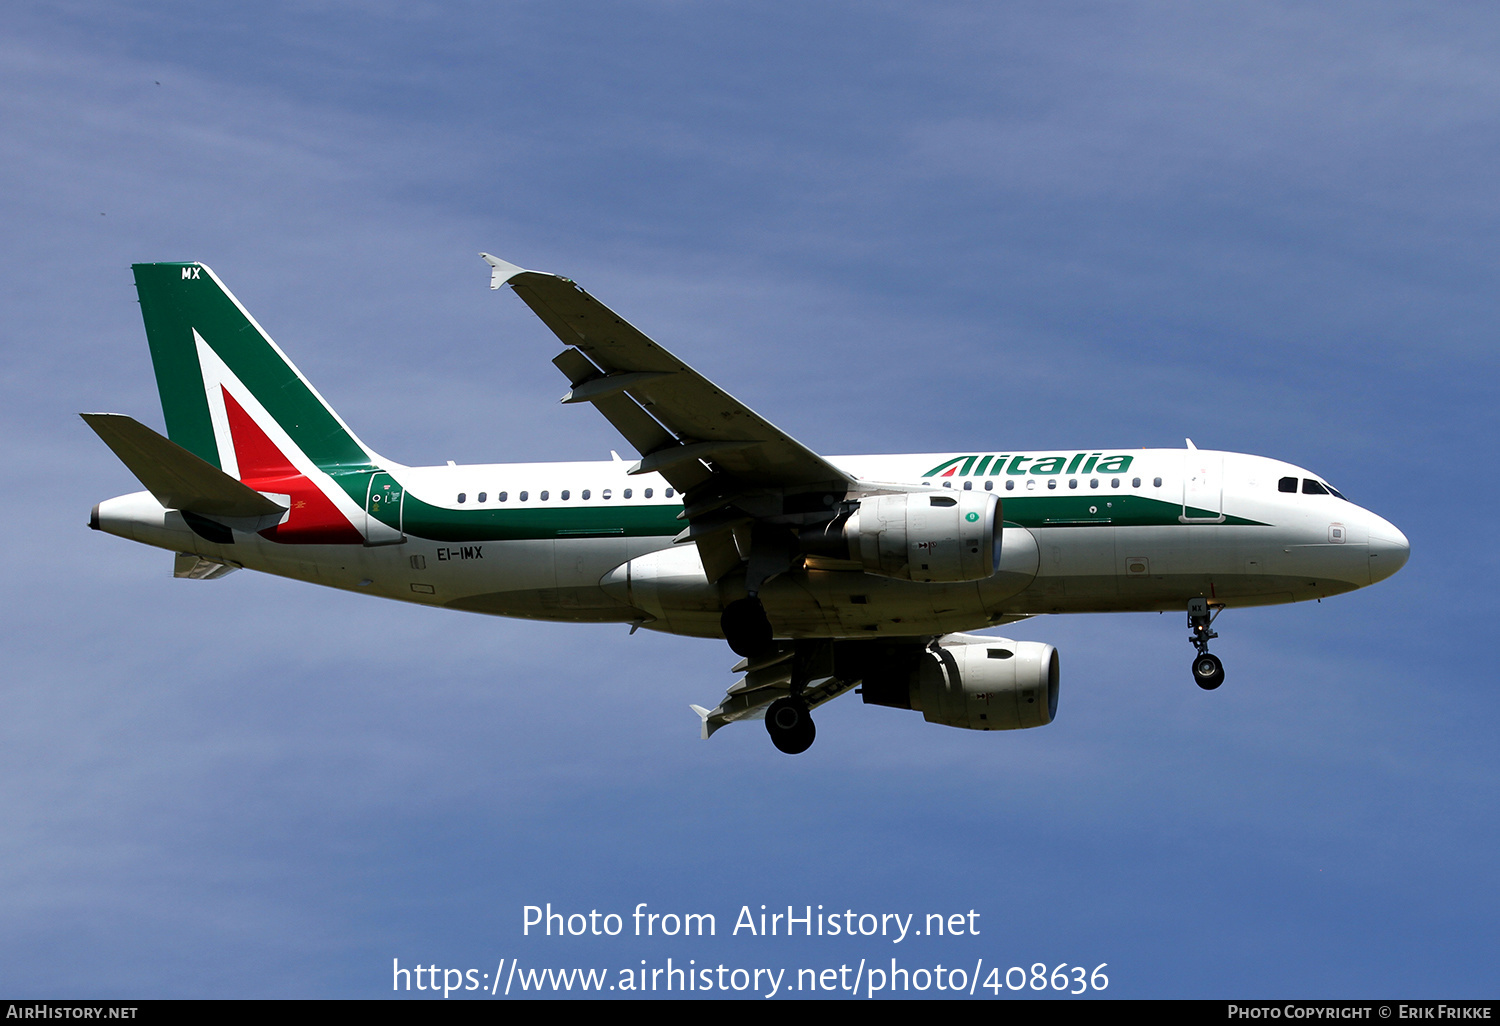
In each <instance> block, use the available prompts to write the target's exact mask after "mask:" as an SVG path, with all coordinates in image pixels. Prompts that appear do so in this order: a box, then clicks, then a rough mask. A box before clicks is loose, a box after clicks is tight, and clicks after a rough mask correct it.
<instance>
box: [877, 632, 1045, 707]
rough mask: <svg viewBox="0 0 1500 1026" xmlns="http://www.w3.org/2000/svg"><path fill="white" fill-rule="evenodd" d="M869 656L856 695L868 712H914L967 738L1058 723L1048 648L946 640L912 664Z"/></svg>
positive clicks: (969, 638)
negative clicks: (872, 708) (970, 733)
mask: <svg viewBox="0 0 1500 1026" xmlns="http://www.w3.org/2000/svg"><path fill="white" fill-rule="evenodd" d="M909 651H910V650H909ZM868 654H869V655H870V656H872V657H875V658H870V659H869V660H868V665H867V666H866V667H865V668H864V674H863V682H864V686H863V688H862V691H861V693H862V695H863V697H864V700H865V702H867V703H868V704H871V705H886V706H891V707H893V708H896V709H913V710H916V711H918V712H920V713H921V714H922V717H923V719H925V720H927V722H929V723H942V724H945V725H946V726H949V727H966V728H968V729H970V730H1016V729H1020V728H1024V727H1045V726H1046V725H1047V724H1049V723H1051V722H1052V720H1053V718H1054V717H1055V716H1056V715H1057V689H1058V669H1057V649H1055V648H1053V647H1052V646H1051V645H1046V644H1043V643H1041V642H1036V641H1009V640H1007V639H1005V638H989V637H984V636H982V635H977V634H948V635H945V636H944V637H942V638H939V639H938V643H937V644H936V645H934V646H931V647H928V648H924V649H918V650H916V651H915V653H914V658H913V657H911V656H908V657H907V658H904V659H903V658H900V654H898V653H895V652H892V653H890V656H891V657H887V656H885V655H884V654H883V653H880V652H877V651H875V648H874V647H872V648H871V649H870V650H869V653H868ZM892 657H894V658H892Z"/></svg>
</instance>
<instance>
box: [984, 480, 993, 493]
mask: <svg viewBox="0 0 1500 1026" xmlns="http://www.w3.org/2000/svg"><path fill="white" fill-rule="evenodd" d="M984 490H985V491H987V492H993V491H994V490H995V482H993V481H986V482H985V483H984Z"/></svg>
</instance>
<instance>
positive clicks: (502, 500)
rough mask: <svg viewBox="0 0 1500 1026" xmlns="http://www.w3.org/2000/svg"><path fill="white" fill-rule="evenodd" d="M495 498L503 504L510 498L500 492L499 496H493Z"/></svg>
mask: <svg viewBox="0 0 1500 1026" xmlns="http://www.w3.org/2000/svg"><path fill="white" fill-rule="evenodd" d="M495 498H496V499H498V500H499V501H501V502H504V501H505V500H506V499H508V498H510V496H509V495H508V494H507V493H505V492H501V493H500V494H499V495H497V496H495Z"/></svg>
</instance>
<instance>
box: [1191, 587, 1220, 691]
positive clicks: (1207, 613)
mask: <svg viewBox="0 0 1500 1026" xmlns="http://www.w3.org/2000/svg"><path fill="white" fill-rule="evenodd" d="M1223 609H1224V607H1223V606H1220V607H1218V609H1213V610H1210V609H1209V606H1208V600H1207V599H1203V598H1195V599H1188V627H1190V628H1191V629H1192V631H1193V633H1192V634H1191V635H1190V636H1189V637H1188V640H1189V641H1191V642H1192V643H1193V647H1194V648H1196V649H1197V650H1198V654H1197V656H1195V657H1194V658H1193V681H1194V683H1196V684H1197V685H1198V686H1199V687H1200V688H1202V689H1203V690H1204V691H1212V690H1213V689H1214V688H1216V687H1218V686H1219V685H1220V684H1222V683H1224V664H1223V663H1221V662H1219V657H1218V656H1216V655H1214V654H1213V653H1211V652H1209V650H1208V643H1209V641H1211V640H1212V639H1214V638H1217V637H1218V636H1219V634H1218V632H1217V631H1215V630H1214V629H1213V622H1214V619H1215V617H1217V616H1218V615H1219V613H1220V612H1222V611H1223Z"/></svg>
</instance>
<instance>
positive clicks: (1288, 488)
mask: <svg viewBox="0 0 1500 1026" xmlns="http://www.w3.org/2000/svg"><path fill="white" fill-rule="evenodd" d="M1276 490H1277V491H1279V492H1295V491H1296V490H1297V479H1296V478H1295V477H1284V478H1282V479H1281V480H1280V481H1277V482H1276Z"/></svg>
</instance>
